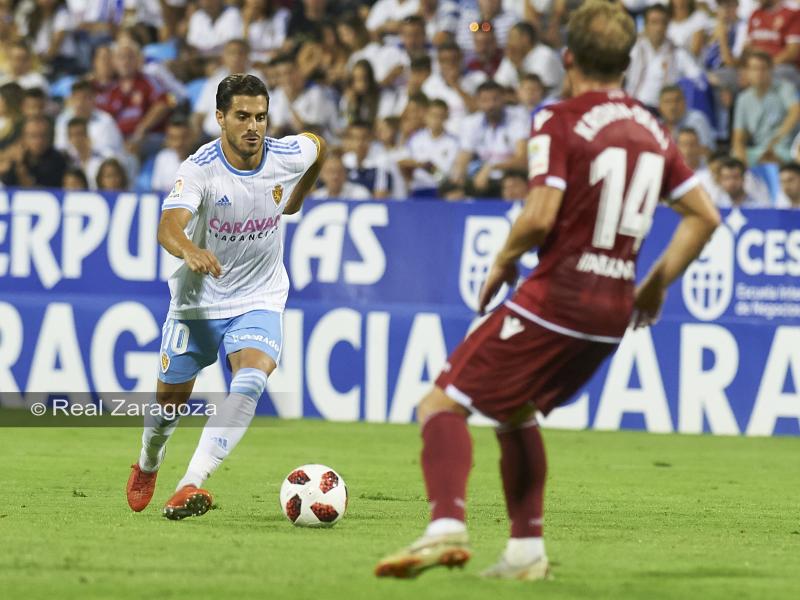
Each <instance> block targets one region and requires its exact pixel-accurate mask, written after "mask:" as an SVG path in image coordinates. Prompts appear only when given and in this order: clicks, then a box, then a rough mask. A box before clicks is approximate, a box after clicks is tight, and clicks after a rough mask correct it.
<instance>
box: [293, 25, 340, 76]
mask: <svg viewBox="0 0 800 600" xmlns="http://www.w3.org/2000/svg"><path fill="white" fill-rule="evenodd" d="M347 59H348V54H347V51H346V50H345V49H344V48H342V45H341V44H340V43H339V37H338V35H337V33H336V25H335V24H334V23H331V22H325V23H322V25H321V26H320V37H319V39H318V40H307V41H305V42H303V44H302V45H301V46H300V49H299V51H298V52H297V67H298V68H299V69H300V72H301V73H302V74H303V77H305V78H306V79H309V80H314V81H317V82H318V83H324V84H326V85H328V86H332V87H334V86H335V87H336V88H337V89H340V88H341V86H342V85H343V84H344V82H345V81H346V80H347V74H348V68H347Z"/></svg>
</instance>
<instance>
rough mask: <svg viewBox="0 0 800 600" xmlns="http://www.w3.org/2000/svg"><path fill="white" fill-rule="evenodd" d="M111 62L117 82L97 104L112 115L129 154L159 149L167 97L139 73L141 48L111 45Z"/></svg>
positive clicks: (125, 43)
mask: <svg viewBox="0 0 800 600" xmlns="http://www.w3.org/2000/svg"><path fill="white" fill-rule="evenodd" d="M113 61H114V71H115V73H116V75H117V82H116V84H115V85H114V87H113V88H111V91H110V92H109V93H108V97H107V99H106V102H105V103H104V104H98V107H99V108H101V109H102V110H105V111H106V112H108V113H110V114H111V115H112V116H113V117H114V119H115V120H116V122H117V126H118V127H119V130H120V132H121V133H122V135H123V137H124V138H125V141H126V142H125V143H126V146H127V148H128V151H129V152H130V153H131V154H142V153H144V154H146V153H147V152H146V151H147V149H153V150H155V149H157V148H160V147H161V137H162V136H161V134H159V132H160V131H161V129H162V127H163V125H164V122H165V119H166V118H167V116H168V115H169V113H170V111H171V109H172V108H171V106H170V101H169V97H168V96H167V94H165V93H164V91H163V90H162V89H161V88H160V87H159V86H158V84H156V83H155V82H154V81H153V80H152V79H150V78H149V77H147V76H146V75H144V74H143V73H142V72H141V70H140V68H141V64H142V57H141V50H140V48H139V46H137V45H136V44H135V43H134V42H131V41H124V42H119V43H117V44H115V45H114V47H113Z"/></svg>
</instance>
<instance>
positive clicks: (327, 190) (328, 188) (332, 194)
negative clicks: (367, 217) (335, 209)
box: [311, 149, 372, 200]
mask: <svg viewBox="0 0 800 600" xmlns="http://www.w3.org/2000/svg"><path fill="white" fill-rule="evenodd" d="M319 179H320V181H321V182H322V184H323V185H322V187H320V188H319V189H317V190H315V191H314V192H312V193H311V198H312V199H314V200H327V199H328V198H341V199H344V200H370V199H371V198H372V194H370V191H369V190H368V189H367V188H365V187H364V186H363V185H361V184H359V183H354V182H352V181H348V180H347V169H345V167H344V163H343V162H342V151H341V150H339V149H334V150H329V151H328V155H327V158H326V159H325V163H324V164H323V165H322V170H321V171H320V173H319Z"/></svg>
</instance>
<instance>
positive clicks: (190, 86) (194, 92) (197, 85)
mask: <svg viewBox="0 0 800 600" xmlns="http://www.w3.org/2000/svg"><path fill="white" fill-rule="evenodd" d="M205 83H206V79H205V78H200V79H193V80H192V81H190V82H189V83H187V84H186V93H187V95H188V97H189V104H190V105H191V107H192V111H194V110H195V106H197V101H198V100H199V99H200V94H201V93H202V92H203V86H204V85H205Z"/></svg>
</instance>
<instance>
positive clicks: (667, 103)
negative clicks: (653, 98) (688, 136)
mask: <svg viewBox="0 0 800 600" xmlns="http://www.w3.org/2000/svg"><path fill="white" fill-rule="evenodd" d="M658 112H659V113H660V114H661V119H662V122H663V124H664V126H665V127H666V128H667V129H668V130H669V132H670V134H672V138H673V139H675V140H676V141H677V134H678V132H679V131H680V130H681V129H684V128H686V127H690V128H691V129H694V130H695V131H696V132H697V135H698V136H699V137H700V145H701V146H702V147H703V151H704V152H705V153H706V154H708V153H709V152H711V151H713V150H716V148H717V142H716V140H715V139H714V131H713V130H712V128H711V123H709V122H708V117H706V116H705V115H704V114H703V113H701V112H700V111H699V110H695V109H689V110H687V109H686V98H685V97H684V95H683V90H681V88H680V87H679V86H677V85H668V86H666V87H665V88H663V89H662V90H661V95H660V96H659V99H658Z"/></svg>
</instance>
